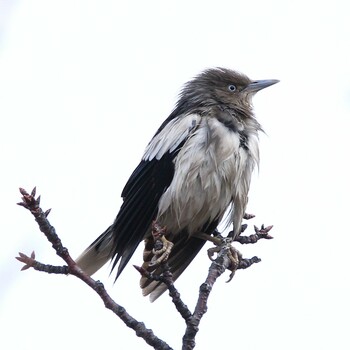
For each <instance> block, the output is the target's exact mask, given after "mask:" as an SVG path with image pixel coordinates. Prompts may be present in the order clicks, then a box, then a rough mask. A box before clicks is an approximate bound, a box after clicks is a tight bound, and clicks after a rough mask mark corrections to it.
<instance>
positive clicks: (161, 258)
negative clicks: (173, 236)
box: [148, 221, 174, 266]
mask: <svg viewBox="0 0 350 350" xmlns="http://www.w3.org/2000/svg"><path fill="white" fill-rule="evenodd" d="M166 230H167V229H166V226H161V225H159V224H158V223H157V222H156V221H153V223H152V236H153V240H154V247H153V249H152V253H153V257H152V259H151V261H150V262H149V265H148V266H156V265H159V264H161V263H164V262H166V261H167V260H168V258H169V255H170V253H171V250H172V248H173V246H174V244H173V243H172V242H170V241H168V240H167V239H166V238H165V236H164V235H165V233H166Z"/></svg>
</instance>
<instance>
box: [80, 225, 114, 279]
mask: <svg viewBox="0 0 350 350" xmlns="http://www.w3.org/2000/svg"><path fill="white" fill-rule="evenodd" d="M113 241H114V239H113V234H112V229H111V226H110V227H109V228H108V229H107V230H106V231H105V232H103V233H102V235H100V236H99V237H98V238H97V239H96V240H95V241H94V242H92V243H91V244H90V246H89V247H87V248H86V249H85V250H84V251H83V252H82V253H81V254H80V255H79V257H78V258H77V259H76V263H77V264H78V266H79V267H80V268H81V269H82V270H84V272H85V273H87V274H88V275H89V276H91V275H93V274H94V273H95V272H96V271H97V270H99V269H100V268H101V267H102V266H103V265H104V264H105V263H106V262H108V260H110V259H111V258H112V257H113V246H114V244H113Z"/></svg>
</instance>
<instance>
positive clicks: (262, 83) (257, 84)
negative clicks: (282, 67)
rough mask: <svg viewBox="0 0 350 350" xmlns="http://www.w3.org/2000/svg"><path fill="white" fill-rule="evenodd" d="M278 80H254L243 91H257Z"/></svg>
mask: <svg viewBox="0 0 350 350" xmlns="http://www.w3.org/2000/svg"><path fill="white" fill-rule="evenodd" d="M278 82H279V80H276V79H268V80H255V81H253V82H251V83H250V84H249V85H248V86H247V87H246V88H245V89H244V91H247V92H258V91H260V90H262V89H265V88H267V87H268V86H271V85H273V84H276V83H278Z"/></svg>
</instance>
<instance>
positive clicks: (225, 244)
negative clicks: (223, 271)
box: [207, 238, 242, 282]
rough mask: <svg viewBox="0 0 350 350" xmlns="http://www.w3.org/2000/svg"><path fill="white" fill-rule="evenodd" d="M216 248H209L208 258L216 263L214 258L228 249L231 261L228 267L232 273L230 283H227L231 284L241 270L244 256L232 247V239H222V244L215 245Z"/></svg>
mask: <svg viewBox="0 0 350 350" xmlns="http://www.w3.org/2000/svg"><path fill="white" fill-rule="evenodd" d="M215 244H216V246H215V247H212V248H209V249H208V251H207V253H208V257H209V259H210V260H211V261H214V260H215V258H214V257H213V256H214V254H215V253H216V254H218V253H219V252H220V251H221V249H223V248H224V249H226V250H227V253H226V254H227V257H228V259H229V261H230V265H229V266H228V269H229V270H230V271H231V273H230V276H229V279H228V281H226V282H230V281H231V280H232V278H233V276H234V275H235V272H236V270H237V269H238V268H239V266H240V262H241V260H242V254H241V253H240V252H239V250H238V249H236V248H235V247H234V246H233V245H232V239H231V238H222V239H221V242H220V244H217V243H215Z"/></svg>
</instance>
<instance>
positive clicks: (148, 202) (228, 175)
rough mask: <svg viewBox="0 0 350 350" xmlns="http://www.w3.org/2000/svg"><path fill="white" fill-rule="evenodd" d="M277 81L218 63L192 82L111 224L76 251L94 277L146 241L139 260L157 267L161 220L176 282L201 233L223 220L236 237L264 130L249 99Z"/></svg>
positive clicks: (153, 291) (157, 286)
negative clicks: (154, 233)
mask: <svg viewBox="0 0 350 350" xmlns="http://www.w3.org/2000/svg"><path fill="white" fill-rule="evenodd" d="M278 82H279V80H276V79H269V80H251V79H249V78H248V77H247V76H246V75H244V74H242V73H240V72H237V71H234V70H231V69H227V68H221V67H215V68H209V69H206V70H204V71H202V72H201V73H200V74H198V75H197V76H195V77H194V78H193V79H191V80H190V81H188V82H187V83H186V84H185V85H184V86H183V88H182V90H181V91H180V93H179V96H178V100H177V103H176V104H175V107H174V109H173V110H172V112H171V113H170V115H169V116H168V118H166V119H165V121H164V122H163V123H162V124H161V125H160V127H159V128H158V130H157V131H156V133H155V135H154V136H153V138H152V139H151V141H150V142H149V143H148V145H147V147H146V149H145V151H144V154H143V156H142V159H141V161H140V163H139V165H138V166H137V167H136V169H135V170H134V171H133V173H132V174H131V176H130V178H129V180H128V181H127V183H126V185H125V187H124V189H123V191H122V194H121V196H122V198H123V203H122V205H121V207H120V210H119V212H118V214H117V216H116V218H115V220H114V222H113V223H112V225H111V226H109V227H108V228H107V230H106V231H104V232H103V233H102V234H101V235H100V236H99V237H98V238H97V239H96V240H95V241H94V242H93V243H92V244H91V245H90V246H89V247H88V248H87V249H85V251H84V252H83V253H82V254H81V255H80V256H79V257H78V259H77V260H76V263H77V264H78V266H80V267H81V268H82V269H83V270H84V271H85V272H86V273H87V274H89V275H92V274H94V273H95V272H96V271H97V270H99V269H100V268H101V267H102V266H103V265H104V264H105V263H107V262H108V261H110V260H111V261H112V270H111V272H112V271H113V269H114V268H116V266H117V265H118V269H117V274H116V278H115V280H117V278H118V277H119V276H120V274H121V272H122V271H123V270H124V268H125V267H126V265H127V263H128V262H129V260H130V258H131V257H132V255H133V254H134V252H135V250H136V248H137V247H138V246H139V244H140V243H141V242H142V241H144V244H145V246H144V254H143V260H144V262H143V265H142V266H143V268H145V269H146V270H149V271H157V263H154V261H155V257H154V255H155V251H154V249H153V245H154V242H153V241H154V239H153V237H152V225H154V223H157V225H159V226H158V227H162V228H165V229H164V242H167V243H166V244H168V245H167V246H166V254H165V256H163V257H162V259H163V260H164V261H165V260H166V261H167V263H168V266H169V269H170V271H171V272H172V275H173V279H174V281H175V280H176V279H177V278H178V277H179V276H180V275H181V274H182V272H183V271H184V270H185V269H186V268H187V267H188V265H189V264H190V263H191V261H192V260H193V259H194V258H195V256H196V255H197V254H198V252H199V251H200V250H201V248H202V247H203V245H204V244H205V242H206V240H204V239H203V238H202V237H199V236H198V234H200V233H204V234H207V235H212V234H214V232H215V230H216V229H217V227H218V225H219V223H220V222H222V221H225V220H226V225H227V227H228V226H232V231H231V232H232V237H233V238H234V237H237V235H239V233H240V230H241V224H242V219H243V216H244V214H245V210H246V206H247V201H248V192H249V186H250V182H251V176H252V172H253V170H254V168H255V167H256V166H257V165H258V164H259V133H260V132H262V131H263V129H262V127H261V125H260V123H259V122H258V121H257V119H256V117H255V115H254V110H253V106H252V97H253V96H254V95H255V94H256V92H258V91H260V90H262V89H264V88H266V87H268V86H271V85H273V84H276V83H278ZM225 213H226V214H225ZM157 259H159V257H157ZM162 259H161V260H162ZM140 286H141V289H142V293H143V295H145V296H146V295H149V297H150V300H151V301H154V300H156V299H157V298H158V297H159V296H160V295H161V294H162V293H163V292H164V291H165V290H166V289H167V288H166V286H165V285H164V284H163V283H162V282H159V281H154V280H151V279H149V278H147V277H142V278H141V282H140Z"/></svg>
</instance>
